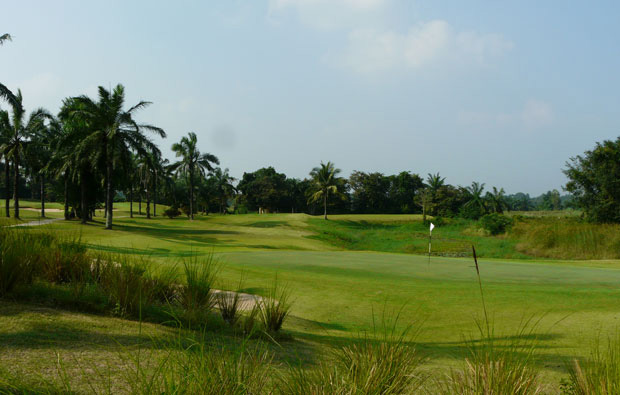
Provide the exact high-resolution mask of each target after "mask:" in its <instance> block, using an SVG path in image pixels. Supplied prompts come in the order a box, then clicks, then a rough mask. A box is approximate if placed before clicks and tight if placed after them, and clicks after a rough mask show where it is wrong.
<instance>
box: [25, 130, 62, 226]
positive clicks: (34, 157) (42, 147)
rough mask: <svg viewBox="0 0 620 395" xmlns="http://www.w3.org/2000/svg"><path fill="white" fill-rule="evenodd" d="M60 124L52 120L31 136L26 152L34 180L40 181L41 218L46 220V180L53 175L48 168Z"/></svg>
mask: <svg viewBox="0 0 620 395" xmlns="http://www.w3.org/2000/svg"><path fill="white" fill-rule="evenodd" d="M60 129H61V128H60V123H59V122H58V121H57V120H56V119H54V118H52V119H51V120H50V123H49V125H44V126H43V127H42V128H39V130H38V131H37V133H36V134H34V135H32V136H31V144H29V145H28V147H27V150H26V159H27V162H28V168H29V169H30V175H31V177H32V179H33V180H35V179H38V180H39V187H40V194H41V217H43V218H45V178H46V177H47V176H48V175H49V174H50V173H51V172H50V171H49V169H48V167H47V165H48V164H49V162H50V160H51V157H52V144H53V142H54V141H55V137H56V136H57V135H58V134H60Z"/></svg>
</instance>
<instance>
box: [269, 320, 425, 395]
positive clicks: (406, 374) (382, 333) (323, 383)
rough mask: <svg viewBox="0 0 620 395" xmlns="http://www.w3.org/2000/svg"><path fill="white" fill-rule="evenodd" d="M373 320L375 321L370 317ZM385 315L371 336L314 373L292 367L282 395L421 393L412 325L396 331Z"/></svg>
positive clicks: (282, 383) (335, 354) (285, 377)
mask: <svg viewBox="0 0 620 395" xmlns="http://www.w3.org/2000/svg"><path fill="white" fill-rule="evenodd" d="M373 318H374V317H373ZM397 322H398V315H397V316H396V318H395V319H394V320H393V321H392V322H391V323H390V322H389V320H387V319H386V316H385V315H384V316H383V317H382V321H381V325H380V326H377V325H373V328H374V329H373V333H372V334H371V335H370V336H369V335H368V334H364V335H363V336H362V337H361V338H360V339H358V341H356V342H353V343H351V344H347V345H344V346H341V347H338V348H336V349H335V350H333V352H332V355H331V358H330V359H328V360H326V361H324V362H322V363H320V365H319V366H318V367H317V368H315V369H304V368H303V367H302V366H297V367H293V368H292V369H290V371H289V372H288V373H287V374H285V375H282V376H281V378H280V381H279V386H278V388H279V392H280V393H281V394H316V395H319V394H326V395H327V394H347V395H348V394H351V395H353V394H386V395H389V394H412V393H417V392H418V391H420V390H421V389H422V385H423V384H424V382H425V381H426V378H427V375H426V374H425V373H422V370H421V367H422V365H423V363H424V361H425V358H424V357H423V356H421V354H420V353H419V352H418V350H417V349H416V346H415V343H414V340H415V337H416V336H417V329H419V328H415V327H414V326H413V325H410V326H408V327H407V328H406V329H405V330H403V331H400V332H399V331H398V330H397V329H396V323H397Z"/></svg>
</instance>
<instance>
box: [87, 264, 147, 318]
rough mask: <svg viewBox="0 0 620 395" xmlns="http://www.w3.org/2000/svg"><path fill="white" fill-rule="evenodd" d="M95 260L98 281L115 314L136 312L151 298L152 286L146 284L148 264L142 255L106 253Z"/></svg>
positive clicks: (122, 314)
mask: <svg viewBox="0 0 620 395" xmlns="http://www.w3.org/2000/svg"><path fill="white" fill-rule="evenodd" d="M95 262H96V263H97V268H96V269H95V270H94V271H95V272H97V274H98V284H99V286H100V287H101V289H103V291H104V292H105V293H106V294H107V295H108V298H109V301H110V304H111V305H113V306H114V312H115V313H116V314H118V315H121V316H124V315H128V314H136V313H138V312H139V311H140V310H141V308H142V307H143V306H145V305H148V304H150V303H151V302H152V300H153V288H152V287H151V286H149V285H150V284H149V283H150V277H149V275H148V273H147V268H148V265H147V263H146V262H145V261H143V260H142V259H141V258H137V257H132V256H128V255H108V256H105V257H103V258H102V257H99V259H97V260H96V261H95Z"/></svg>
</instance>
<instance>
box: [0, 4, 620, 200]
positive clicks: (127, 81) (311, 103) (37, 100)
mask: <svg viewBox="0 0 620 395" xmlns="http://www.w3.org/2000/svg"><path fill="white" fill-rule="evenodd" d="M1 10H2V12H1V14H0V34H1V33H4V32H8V33H10V34H11V35H12V36H13V41H12V42H9V43H7V44H5V45H4V46H3V47H2V48H0V80H1V81H2V82H3V83H4V84H6V85H7V86H8V87H9V88H11V89H17V88H21V89H22V91H23V93H24V97H25V105H26V107H27V108H28V109H34V108H35V107H40V106H43V107H46V108H48V109H49V110H51V111H57V110H58V108H59V105H60V103H61V100H62V99H63V98H64V97H67V96H72V95H78V94H84V93H85V94H88V95H91V96H93V97H94V96H95V94H96V87H97V86H98V85H103V86H106V87H110V86H113V85H115V84H116V83H119V82H120V83H123V84H124V85H125V87H126V91H127V99H128V105H131V104H133V103H135V102H137V101H138V100H142V99H144V100H150V101H153V102H154V104H153V105H152V106H151V107H150V108H149V109H147V110H145V111H143V112H142V113H140V115H139V119H140V120H142V121H145V122H149V123H153V124H156V125H158V126H161V127H163V128H164V129H165V130H166V131H167V133H168V138H167V139H166V140H164V141H161V142H160V147H161V148H162V151H163V152H164V154H165V155H166V156H168V157H170V158H171V159H172V155H171V153H170V150H169V147H170V145H171V144H172V143H173V142H175V141H177V140H178V139H180V137H181V136H182V135H184V134H186V133H187V132H189V131H194V132H196V133H197V134H198V136H199V144H200V148H201V150H202V151H204V152H211V153H213V154H215V155H217V156H218V157H219V158H220V160H221V162H222V166H223V167H228V168H229V169H230V171H231V173H232V174H233V175H234V176H235V177H241V175H242V174H243V172H244V171H253V170H256V169H258V168H260V167H263V166H270V165H271V166H274V167H275V168H276V170H278V171H280V172H284V173H286V174H287V175H289V176H294V177H300V178H303V177H305V176H307V174H308V172H309V171H310V170H311V168H312V167H314V166H316V165H318V164H319V162H320V161H328V160H331V161H333V162H335V163H336V165H337V166H338V167H339V168H341V169H342V170H343V173H344V174H345V175H348V174H349V173H350V172H351V171H353V170H361V171H380V172H383V173H386V174H392V173H396V172H399V171H402V170H409V171H413V172H416V173H419V174H421V175H423V176H425V175H426V174H427V173H429V172H433V173H434V172H440V173H441V174H442V175H443V176H445V177H446V181H447V182H449V183H452V184H455V185H459V184H460V185H468V184H469V183H470V182H471V181H474V180H475V181H480V182H485V183H486V184H487V186H488V187H490V186H498V187H504V188H505V189H506V191H507V192H509V193H513V192H517V191H524V192H529V193H531V194H539V193H542V192H544V191H546V190H548V189H552V188H558V189H559V188H561V186H562V185H563V184H564V182H565V179H564V176H563V174H562V172H561V169H562V168H563V167H564V163H565V162H566V160H568V158H570V157H571V156H574V155H577V154H580V153H582V152H583V151H585V150H586V149H590V148H592V147H593V146H594V144H595V142H596V141H600V140H603V139H615V138H616V137H617V136H618V135H620V125H619V123H620V121H619V117H618V112H619V109H620V89H619V88H620V73H619V70H620V24H618V23H617V21H618V20H620V12H619V11H620V3H618V2H612V1H609V2H604V1H597V2H585V1H584V2H576V1H544V2H541V1H525V0H522V1H512V2H492V1H467V2H464V1H450V2H449V1H396V0H267V1H220V2H216V1H208V2H202V1H195V2H170V1H132V2H128V1H106V2H83V1H74V2H71V1H58V2H48V1H28V2H8V3H4V4H2V8H1Z"/></svg>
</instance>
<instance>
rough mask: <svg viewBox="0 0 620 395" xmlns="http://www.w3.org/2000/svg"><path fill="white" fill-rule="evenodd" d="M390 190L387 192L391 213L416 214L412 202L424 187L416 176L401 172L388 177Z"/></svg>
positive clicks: (420, 179)
mask: <svg viewBox="0 0 620 395" xmlns="http://www.w3.org/2000/svg"><path fill="white" fill-rule="evenodd" d="M389 179H390V190H389V192H388V197H389V202H390V203H389V205H390V206H391V207H390V211H391V212H393V213H402V214H409V213H415V212H418V210H416V209H415V205H414V204H413V203H414V200H415V196H416V192H417V191H418V190H420V189H421V188H423V187H424V182H423V181H422V178H420V176H419V175H417V174H412V173H410V172H408V171H402V172H400V173H399V174H396V175H392V176H389Z"/></svg>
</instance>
